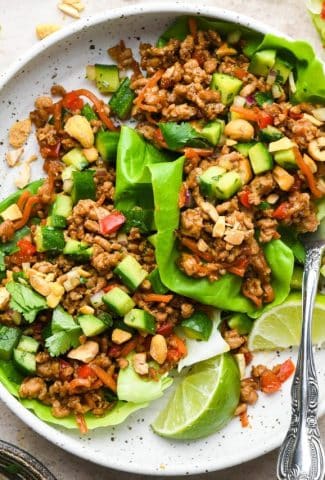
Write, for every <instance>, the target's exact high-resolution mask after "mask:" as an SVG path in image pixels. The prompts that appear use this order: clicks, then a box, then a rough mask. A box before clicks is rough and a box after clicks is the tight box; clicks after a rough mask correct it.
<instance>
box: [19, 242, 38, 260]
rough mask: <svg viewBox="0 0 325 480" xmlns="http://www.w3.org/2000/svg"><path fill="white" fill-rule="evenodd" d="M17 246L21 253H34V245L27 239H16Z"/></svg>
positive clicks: (29, 254)
mask: <svg viewBox="0 0 325 480" xmlns="http://www.w3.org/2000/svg"><path fill="white" fill-rule="evenodd" d="M17 246H18V247H19V249H20V252H21V253H22V254H23V255H28V256H33V255H34V254H35V253H36V247H35V245H33V244H32V242H30V241H29V240H26V239H25V238H22V239H21V240H18V242H17Z"/></svg>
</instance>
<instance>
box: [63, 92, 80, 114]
mask: <svg viewBox="0 0 325 480" xmlns="http://www.w3.org/2000/svg"><path fill="white" fill-rule="evenodd" d="M83 105H84V102H83V100H82V98H80V97H79V95H77V94H76V92H69V93H67V94H66V95H65V96H64V97H63V99H62V106H63V107H65V108H67V109H68V110H70V111H71V112H75V111H76V110H81V109H82V107H83Z"/></svg>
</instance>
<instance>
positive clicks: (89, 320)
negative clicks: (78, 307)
mask: <svg viewBox="0 0 325 480" xmlns="http://www.w3.org/2000/svg"><path fill="white" fill-rule="evenodd" d="M77 319H78V322H79V325H80V327H81V330H82V331H83V333H84V334H85V335H86V337H93V336H95V335H99V334H100V333H102V332H104V331H105V330H107V328H108V324H107V323H105V322H104V321H103V320H101V319H100V318H98V317H95V315H79V316H78V317H77Z"/></svg>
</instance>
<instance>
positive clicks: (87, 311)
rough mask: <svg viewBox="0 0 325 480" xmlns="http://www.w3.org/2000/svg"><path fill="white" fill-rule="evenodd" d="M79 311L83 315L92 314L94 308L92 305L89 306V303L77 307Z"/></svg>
mask: <svg viewBox="0 0 325 480" xmlns="http://www.w3.org/2000/svg"><path fill="white" fill-rule="evenodd" d="M79 312H80V313H82V314H83V315H93V314H94V313H95V310H94V309H93V307H90V306H89V305H83V306H82V307H80V308H79Z"/></svg>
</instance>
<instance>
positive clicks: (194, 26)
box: [188, 17, 197, 40]
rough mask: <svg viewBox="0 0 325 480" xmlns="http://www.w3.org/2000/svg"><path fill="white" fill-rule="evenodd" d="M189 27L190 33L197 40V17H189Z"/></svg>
mask: <svg viewBox="0 0 325 480" xmlns="http://www.w3.org/2000/svg"><path fill="white" fill-rule="evenodd" d="M188 28H189V30H190V34H191V35H192V37H193V38H194V40H196V37H197V21H196V18H195V17H190V18H189V19H188Z"/></svg>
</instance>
